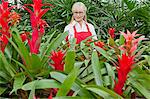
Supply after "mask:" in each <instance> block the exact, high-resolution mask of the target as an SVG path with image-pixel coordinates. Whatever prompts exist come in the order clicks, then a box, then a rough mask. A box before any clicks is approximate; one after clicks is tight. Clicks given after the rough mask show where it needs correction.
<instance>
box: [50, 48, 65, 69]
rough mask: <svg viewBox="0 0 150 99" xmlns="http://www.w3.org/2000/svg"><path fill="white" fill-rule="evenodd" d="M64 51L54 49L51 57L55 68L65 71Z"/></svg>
mask: <svg viewBox="0 0 150 99" xmlns="http://www.w3.org/2000/svg"><path fill="white" fill-rule="evenodd" d="M64 55H65V54H64V53H63V52H62V51H61V50H60V51H58V52H56V51H52V52H51V56H50V57H49V58H50V59H51V60H52V61H53V63H51V64H50V65H52V66H53V67H54V68H55V70H60V71H63V70H64V64H65V63H64V62H63V58H64Z"/></svg>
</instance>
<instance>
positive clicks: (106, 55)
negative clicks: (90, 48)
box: [94, 46, 116, 62]
mask: <svg viewBox="0 0 150 99" xmlns="http://www.w3.org/2000/svg"><path fill="white" fill-rule="evenodd" d="M94 48H95V49H96V50H97V51H98V52H99V53H100V54H102V55H103V56H104V57H105V58H106V59H108V60H109V61H114V62H116V60H115V59H113V58H111V57H110V56H109V55H108V54H107V52H106V51H105V50H104V49H102V48H100V47H98V46H94Z"/></svg>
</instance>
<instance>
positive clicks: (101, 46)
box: [94, 41, 105, 48]
mask: <svg viewBox="0 0 150 99" xmlns="http://www.w3.org/2000/svg"><path fill="white" fill-rule="evenodd" d="M94 44H95V45H96V46H98V47H100V48H103V47H104V45H105V44H104V42H101V41H98V42H94Z"/></svg>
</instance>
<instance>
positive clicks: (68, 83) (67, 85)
mask: <svg viewBox="0 0 150 99" xmlns="http://www.w3.org/2000/svg"><path fill="white" fill-rule="evenodd" d="M78 71H79V70H78V68H74V69H73V70H72V71H71V72H70V73H69V75H68V76H67V78H66V79H65V80H64V82H63V83H62V85H61V87H60V89H59V90H58V92H57V96H65V95H67V93H68V92H69V90H70V89H71V87H72V85H73V83H74V82H75V79H76V78H77V75H78Z"/></svg>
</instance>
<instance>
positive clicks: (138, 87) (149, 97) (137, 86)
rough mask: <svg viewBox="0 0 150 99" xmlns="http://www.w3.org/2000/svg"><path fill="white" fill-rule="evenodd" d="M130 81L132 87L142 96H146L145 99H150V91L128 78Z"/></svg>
mask: <svg viewBox="0 0 150 99" xmlns="http://www.w3.org/2000/svg"><path fill="white" fill-rule="evenodd" d="M128 80H129V83H130V84H131V87H133V88H135V89H137V90H138V91H139V92H140V93H141V94H142V95H144V97H145V98H147V99H150V95H149V93H150V91H149V90H147V89H146V88H145V87H144V86H143V85H141V84H140V83H139V82H137V81H135V80H133V79H131V78H128Z"/></svg>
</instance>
